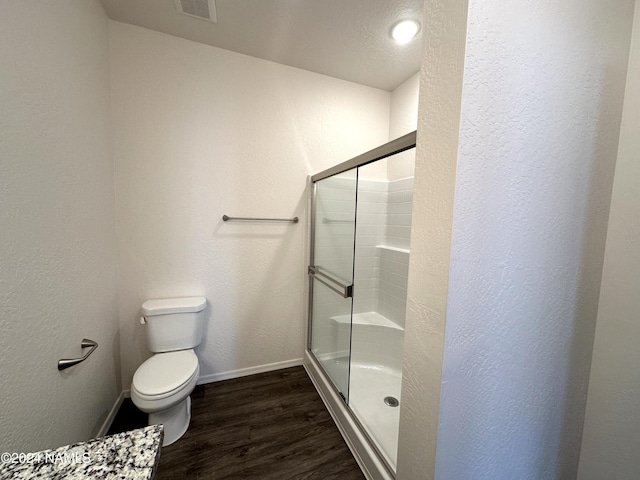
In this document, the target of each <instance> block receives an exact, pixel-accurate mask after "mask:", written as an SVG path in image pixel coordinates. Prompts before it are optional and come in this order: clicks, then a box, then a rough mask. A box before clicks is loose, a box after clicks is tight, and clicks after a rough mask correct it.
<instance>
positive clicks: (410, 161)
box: [387, 72, 420, 181]
mask: <svg viewBox="0 0 640 480" xmlns="http://www.w3.org/2000/svg"><path fill="white" fill-rule="evenodd" d="M419 91H420V72H418V73H416V74H415V75H413V76H411V77H409V78H408V79H407V80H405V81H404V82H403V83H401V84H400V85H398V86H397V87H396V89H395V90H394V91H393V92H391V113H390V115H389V140H394V139H396V138H398V137H401V136H402V135H405V134H407V133H410V132H413V131H414V130H415V129H416V128H418V94H419ZM415 153H416V152H415V150H409V151H407V152H402V153H399V154H397V155H396V156H395V157H394V159H393V161H391V160H389V161H388V162H387V179H388V180H390V181H391V180H398V179H401V178H407V177H413V172H414V170H415V156H416V155H415Z"/></svg>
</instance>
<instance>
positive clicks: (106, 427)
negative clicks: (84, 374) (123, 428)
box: [96, 390, 128, 437]
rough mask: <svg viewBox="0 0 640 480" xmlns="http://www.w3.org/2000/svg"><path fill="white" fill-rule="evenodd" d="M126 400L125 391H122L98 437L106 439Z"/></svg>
mask: <svg viewBox="0 0 640 480" xmlns="http://www.w3.org/2000/svg"><path fill="white" fill-rule="evenodd" d="M127 391H128V390H127ZM124 399H125V393H124V391H122V392H120V395H118V398H116V402H115V403H114V404H113V407H111V410H110V411H109V415H107V418H105V419H104V423H103V424H102V426H101V427H100V430H98V434H97V435H96V437H104V436H105V435H106V434H107V432H108V431H109V428H111V424H112V423H113V420H114V419H115V418H116V415H117V414H118V410H120V405H122V402H123V401H124Z"/></svg>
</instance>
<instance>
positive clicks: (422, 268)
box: [397, 0, 467, 480]
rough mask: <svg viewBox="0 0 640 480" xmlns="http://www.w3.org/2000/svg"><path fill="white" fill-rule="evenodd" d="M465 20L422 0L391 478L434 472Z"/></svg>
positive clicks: (458, 7) (453, 8) (460, 6)
mask: <svg viewBox="0 0 640 480" xmlns="http://www.w3.org/2000/svg"><path fill="white" fill-rule="evenodd" d="M466 20H467V2H464V1H463V2H447V1H442V0H426V1H425V15H424V23H423V32H425V33H423V36H424V41H425V48H424V56H423V60H422V67H421V75H420V102H419V117H418V139H417V142H418V143H417V148H416V155H415V180H414V192H413V212H412V230H411V257H410V263H409V282H408V286H407V291H408V297H407V317H406V325H405V341H404V357H403V362H402V404H401V406H400V408H401V410H400V431H399V438H398V464H397V478H398V480H413V479H418V478H420V479H430V478H433V476H434V472H435V460H436V458H435V457H436V433H437V430H438V409H439V406H438V404H439V399H440V372H441V368H442V351H443V338H444V320H445V313H446V303H447V286H448V274H449V248H450V244H451V223H452V216H453V193H454V185H455V173H456V156H457V145H458V132H459V126H460V95H461V92H462V75H463V65H464V46H465V36H466V24H467V22H466ZM449 478H455V477H449Z"/></svg>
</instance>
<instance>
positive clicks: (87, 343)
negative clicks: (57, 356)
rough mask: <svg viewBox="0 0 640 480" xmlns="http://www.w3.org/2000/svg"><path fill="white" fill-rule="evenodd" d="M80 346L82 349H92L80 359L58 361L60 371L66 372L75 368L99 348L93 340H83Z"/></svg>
mask: <svg viewBox="0 0 640 480" xmlns="http://www.w3.org/2000/svg"><path fill="white" fill-rule="evenodd" d="M80 346H81V347H82V348H90V350H89V351H88V352H87V353H85V354H84V355H83V356H82V357H79V358H63V359H61V360H58V370H64V369H66V368H69V367H73V366H74V365H77V364H79V363H80V362H84V361H85V360H86V359H87V358H88V357H89V355H91V354H92V353H93V352H94V350H95V349H96V348H98V342H94V341H93V340H89V339H88V338H83V339H82V343H81V344H80Z"/></svg>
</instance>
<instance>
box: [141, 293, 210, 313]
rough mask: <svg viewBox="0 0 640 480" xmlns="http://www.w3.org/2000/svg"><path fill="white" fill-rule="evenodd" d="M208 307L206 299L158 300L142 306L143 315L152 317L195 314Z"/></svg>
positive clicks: (149, 301) (148, 301) (147, 302)
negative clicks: (171, 314) (170, 314)
mask: <svg viewBox="0 0 640 480" xmlns="http://www.w3.org/2000/svg"><path fill="white" fill-rule="evenodd" d="M206 306H207V299H206V298H204V297H181V298H156V299H154V300H147V301H146V302H144V303H143V304H142V314H143V315H144V316H148V317H151V316H153V315H166V314H169V313H193V312H201V311H202V310H204V307H206Z"/></svg>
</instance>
